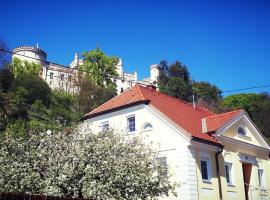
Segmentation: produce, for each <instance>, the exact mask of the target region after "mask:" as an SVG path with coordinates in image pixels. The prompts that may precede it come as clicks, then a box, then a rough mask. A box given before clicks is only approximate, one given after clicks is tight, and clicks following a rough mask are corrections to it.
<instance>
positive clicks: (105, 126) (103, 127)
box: [101, 121, 110, 131]
mask: <svg viewBox="0 0 270 200" xmlns="http://www.w3.org/2000/svg"><path fill="white" fill-rule="evenodd" d="M109 128H110V126H109V122H108V121H106V122H102V123H101V131H108V130H109Z"/></svg>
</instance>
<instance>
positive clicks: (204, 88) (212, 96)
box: [192, 81, 222, 102]
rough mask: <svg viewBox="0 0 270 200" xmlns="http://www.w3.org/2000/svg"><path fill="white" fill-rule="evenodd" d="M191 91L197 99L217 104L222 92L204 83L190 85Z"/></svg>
mask: <svg viewBox="0 0 270 200" xmlns="http://www.w3.org/2000/svg"><path fill="white" fill-rule="evenodd" d="M192 90H193V92H194V93H195V94H197V95H198V96H199V98H200V97H201V98H202V99H204V100H206V101H211V102H217V101H219V100H221V99H222V96H221V93H222V91H221V90H220V89H219V88H218V87H217V86H215V85H211V84H210V83H208V82H206V81H202V82H194V83H192Z"/></svg>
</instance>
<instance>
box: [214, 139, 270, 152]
mask: <svg viewBox="0 0 270 200" xmlns="http://www.w3.org/2000/svg"><path fill="white" fill-rule="evenodd" d="M215 137H216V138H217V139H218V140H219V141H221V142H228V143H230V144H232V147H235V148H241V149H242V150H244V149H248V150H250V151H251V152H255V150H257V151H258V152H261V153H265V154H267V155H269V153H270V151H269V149H266V148H264V147H260V146H257V145H254V144H250V143H247V142H243V141H240V140H235V139H233V138H230V137H227V136H218V135H216V136H215Z"/></svg>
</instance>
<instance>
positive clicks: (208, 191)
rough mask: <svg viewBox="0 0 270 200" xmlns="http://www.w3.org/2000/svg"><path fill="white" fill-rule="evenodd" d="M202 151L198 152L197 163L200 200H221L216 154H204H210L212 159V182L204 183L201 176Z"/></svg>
mask: <svg viewBox="0 0 270 200" xmlns="http://www.w3.org/2000/svg"><path fill="white" fill-rule="evenodd" d="M201 153H202V152H201V151H196V163H197V179H198V191H199V199H200V200H204V199H205V200H208V199H218V198H219V191H218V178H217V172H216V162H215V154H214V153H209V152H204V153H207V154H209V156H210V159H211V168H212V171H211V174H212V178H211V181H210V182H204V181H203V180H202V174H201V162H200V161H201V159H200V157H201V156H200V154H201Z"/></svg>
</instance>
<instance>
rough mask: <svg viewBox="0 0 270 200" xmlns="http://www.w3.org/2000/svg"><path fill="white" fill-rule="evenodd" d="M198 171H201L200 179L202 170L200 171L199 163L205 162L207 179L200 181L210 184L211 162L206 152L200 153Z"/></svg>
mask: <svg viewBox="0 0 270 200" xmlns="http://www.w3.org/2000/svg"><path fill="white" fill-rule="evenodd" d="M199 157H200V170H201V177H202V169H201V161H205V162H206V166H207V176H208V179H203V177H202V181H203V182H206V183H212V182H211V180H212V161H211V156H210V154H209V153H206V152H200V155H199Z"/></svg>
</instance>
